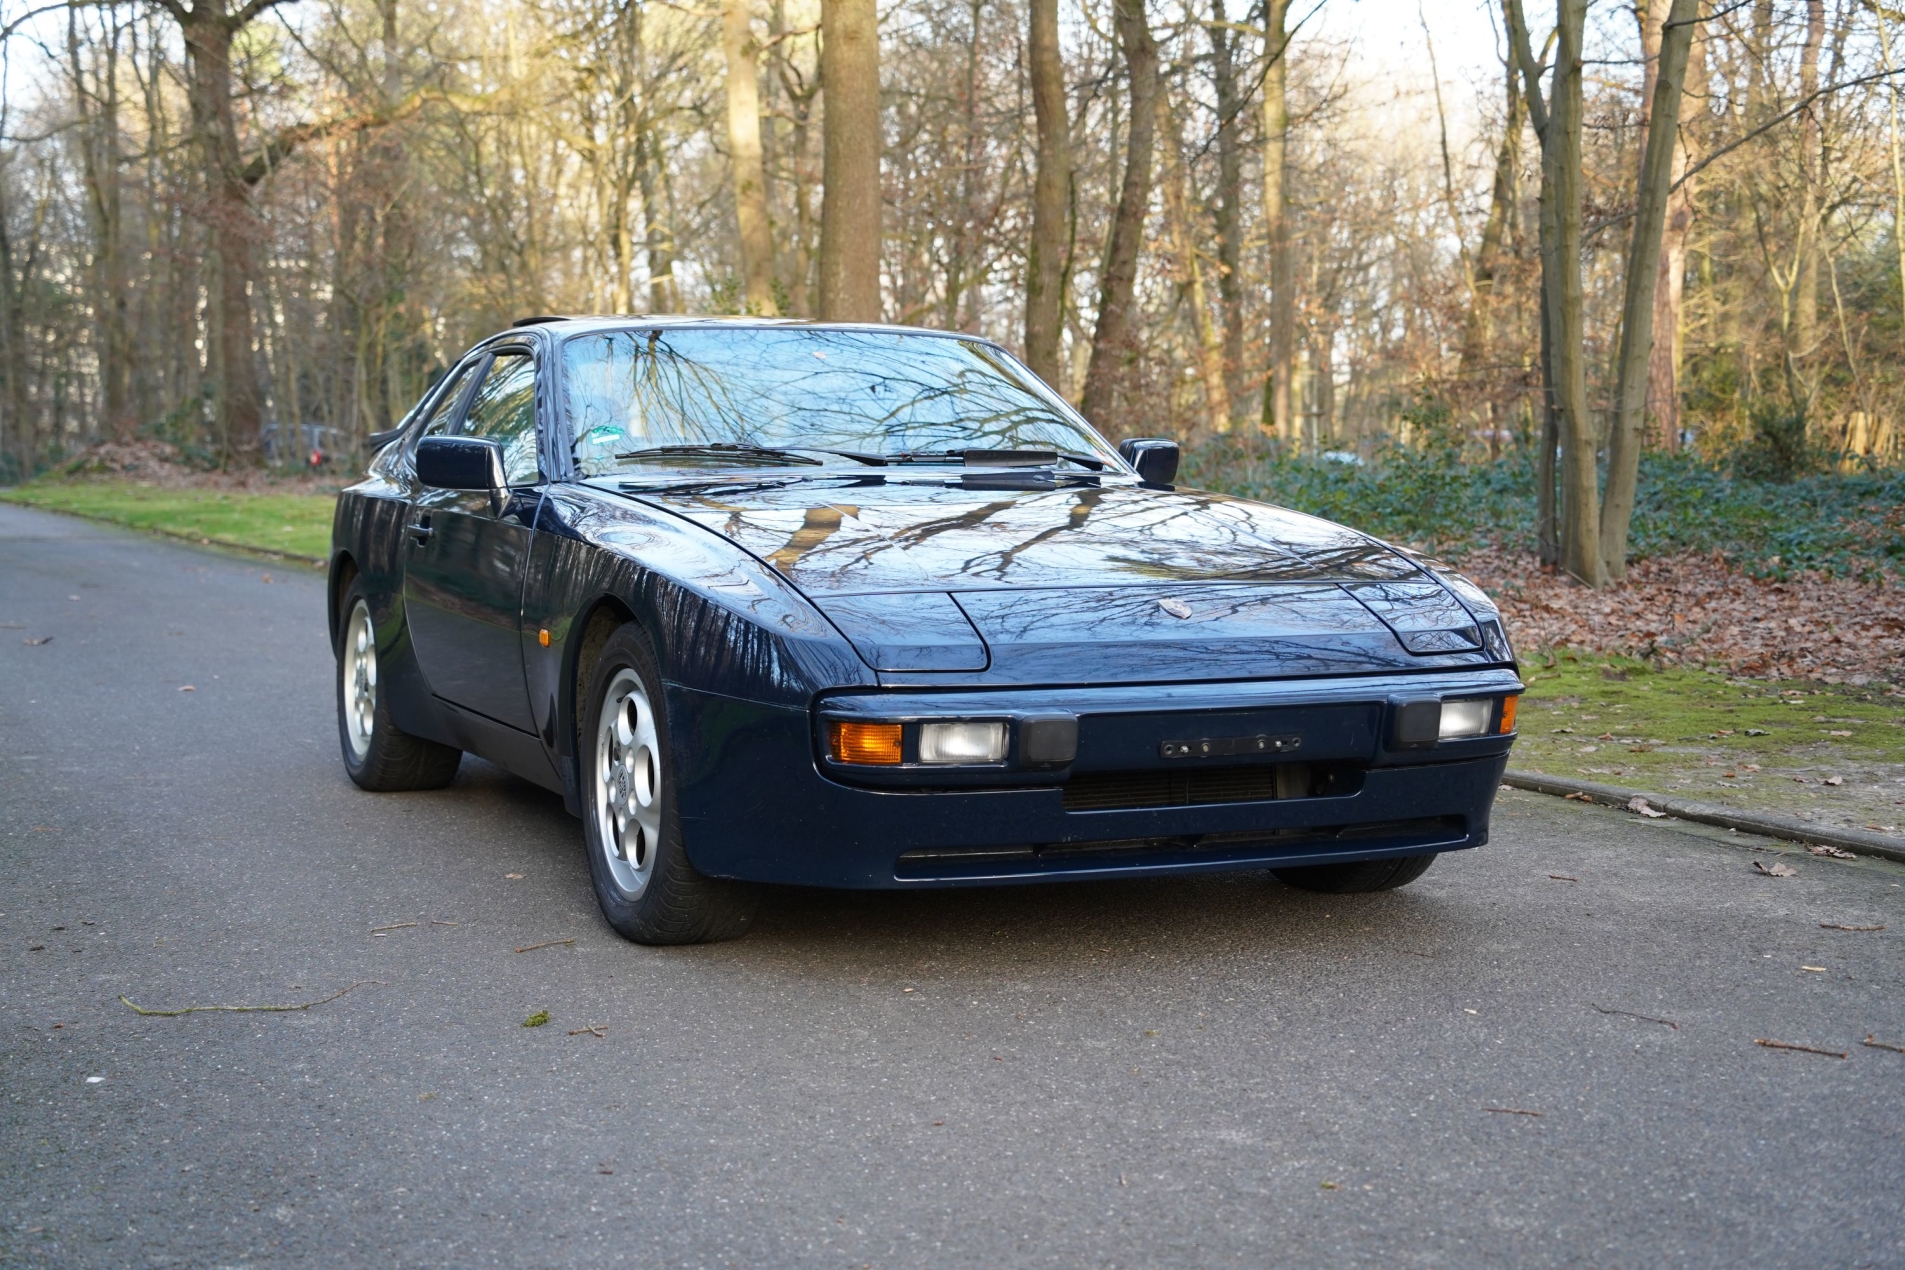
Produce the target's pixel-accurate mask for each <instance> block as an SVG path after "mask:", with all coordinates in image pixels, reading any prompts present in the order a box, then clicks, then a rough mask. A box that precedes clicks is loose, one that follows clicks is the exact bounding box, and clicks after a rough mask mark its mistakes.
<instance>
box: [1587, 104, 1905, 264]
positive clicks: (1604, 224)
mask: <svg viewBox="0 0 1905 1270" xmlns="http://www.w3.org/2000/svg"><path fill="white" fill-rule="evenodd" d="M1901 73H1905V68H1901V69H1900V70H1889V71H1874V72H1873V73H1872V74H1870V75H1861V76H1859V77H1858V78H1857V79H1848V80H1845V81H1843V82H1842V83H1837V84H1827V85H1826V86H1825V87H1824V88H1821V89H1819V90H1818V91H1817V92H1814V93H1808V94H1807V95H1806V96H1805V97H1802V98H1801V99H1800V100H1799V101H1798V102H1796V103H1795V104H1794V105H1792V106H1790V107H1789V108H1787V109H1786V110H1783V111H1781V112H1780V113H1779V114H1777V115H1774V116H1773V117H1772V118H1771V119H1768V120H1767V121H1766V122H1765V123H1763V124H1761V125H1760V126H1759V127H1757V128H1754V129H1753V130H1752V131H1750V132H1746V133H1742V134H1741V135H1740V136H1738V137H1735V138H1734V139H1733V140H1731V141H1729V142H1727V143H1726V144H1725V145H1723V146H1721V147H1720V148H1719V149H1718V150H1715V151H1714V152H1713V153H1712V154H1709V155H1708V156H1707V157H1706V158H1704V159H1702V160H1700V161H1699V162H1698V163H1695V164H1693V165H1691V166H1690V167H1688V168H1687V170H1686V172H1685V173H1683V174H1682V175H1681V177H1680V179H1679V180H1678V181H1675V182H1674V183H1673V185H1672V186H1670V187H1669V188H1668V191H1667V192H1668V193H1669V194H1671V193H1673V191H1674V190H1677V189H1679V188H1680V187H1681V186H1683V185H1685V184H1686V183H1687V182H1688V181H1691V180H1692V179H1693V178H1694V177H1696V176H1698V175H1700V173H1702V172H1704V171H1705V170H1706V169H1707V168H1709V167H1711V166H1713V164H1714V163H1716V162H1718V161H1719V160H1720V159H1723V158H1725V157H1726V156H1727V155H1729V154H1731V153H1733V151H1735V150H1737V149H1739V148H1740V147H1741V146H1743V145H1745V144H1746V143H1747V142H1749V141H1751V140H1753V139H1754V138H1755V137H1759V136H1762V135H1764V134H1765V133H1767V132H1769V131H1771V130H1772V129H1774V128H1776V127H1778V126H1779V125H1780V124H1782V123H1785V122H1786V121H1787V120H1788V119H1791V118H1792V117H1793V116H1794V115H1796V114H1798V113H1799V112H1800V111H1802V110H1804V109H1806V107H1808V106H1810V105H1812V103H1814V102H1815V101H1818V100H1819V99H1820V98H1821V97H1825V96H1828V95H1829V94H1832V93H1836V92H1838V91H1839V90H1840V89H1841V88H1857V87H1858V86H1859V85H1860V84H1870V83H1872V82H1873V81H1875V80H1881V79H1890V78H1892V77H1893V76H1895V75H1898V74H1901ZM1633 216H1634V209H1633V208H1629V209H1628V210H1626V211H1624V212H1619V213H1617V214H1615V215H1613V216H1609V217H1608V218H1607V219H1606V220H1601V221H1596V222H1595V223H1594V224H1593V225H1591V226H1589V227H1588V228H1587V229H1586V230H1584V231H1583V232H1582V234H1581V241H1582V242H1583V243H1585V242H1586V241H1587V240H1588V239H1590V238H1592V237H1594V235H1596V234H1598V233H1600V232H1601V231H1602V230H1604V229H1612V228H1613V227H1614V226H1616V225H1619V224H1621V223H1622V222H1624V221H1628V220H1631V219H1633Z"/></svg>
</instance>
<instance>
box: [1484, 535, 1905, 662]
mask: <svg viewBox="0 0 1905 1270" xmlns="http://www.w3.org/2000/svg"><path fill="white" fill-rule="evenodd" d="M1461 564H1462V568H1463V571H1464V572H1465V573H1468V574H1469V575H1470V576H1471V577H1473V578H1474V579H1475V580H1476V582H1478V583H1480V584H1481V586H1482V587H1483V588H1484V589H1485V590H1487V591H1488V592H1489V593H1490V594H1491V595H1493V596H1495V597H1496V599H1497V600H1498V601H1499V603H1500V604H1501V607H1502V612H1503V615H1504V616H1505V617H1506V618H1507V621H1508V627H1509V634H1510V635H1511V636H1512V637H1513V638H1514V640H1515V642H1516V643H1517V644H1518V645H1523V646H1526V647H1529V648H1557V647H1565V648H1574V649H1579V650H1581V651H1584V652H1593V653H1618V654H1626V655H1630V656H1642V657H1646V658H1648V659H1650V660H1656V661H1660V662H1665V663H1669V664H1687V665H1704V664H1706V663H1709V662H1722V663H1725V664H1726V665H1727V666H1728V667H1729V668H1731V669H1732V670H1734V671H1736V672H1739V673H1743V674H1749V675H1756V676H1763V677H1767V678H1781V679H1822V680H1828V681H1829V680H1831V679H1835V678H1839V679H1847V680H1852V681H1854V682H1857V681H1859V680H1861V679H1864V680H1869V679H1872V678H1888V677H1892V676H1896V674H1897V673H1898V660H1897V659H1898V647H1899V643H1898V639H1899V637H1898V632H1899V631H1900V630H1901V629H1905V587H1899V586H1896V585H1893V586H1875V585H1869V584H1867V583H1863V582H1858V581H1854V580H1852V579H1849V578H1838V579H1827V578H1815V577H1799V578H1794V579H1791V580H1789V581H1785V582H1772V581H1765V580H1762V579H1758V578H1752V577H1749V576H1747V575H1745V574H1743V573H1741V572H1738V571H1737V570H1734V569H1731V568H1729V567H1728V566H1727V565H1726V564H1725V563H1724V562H1722V561H1719V560H1716V559H1715V558H1713V557H1712V556H1704V555H1701V556H1694V555H1687V556H1674V557H1656V558H1653V559H1648V560H1636V561H1634V562H1633V563H1632V564H1630V565H1629V566H1628V567H1627V577H1626V578H1625V580H1623V581H1620V582H1615V583H1612V584H1611V585H1609V586H1606V587H1603V588H1600V589H1598V590H1597V589H1590V588H1588V587H1584V586H1580V585H1578V584H1576V583H1575V582H1574V581H1572V580H1571V579H1570V578H1569V577H1568V576H1567V575H1566V574H1565V573H1561V572H1559V571H1556V570H1551V569H1543V568H1542V567H1541V566H1540V565H1539V564H1538V563H1537V562H1536V560H1535V559H1534V557H1533V555H1532V554H1531V553H1527V552H1518V551H1501V550H1481V551H1475V552H1471V553H1468V554H1467V555H1466V556H1465V557H1464V559H1463V560H1462V562H1461Z"/></svg>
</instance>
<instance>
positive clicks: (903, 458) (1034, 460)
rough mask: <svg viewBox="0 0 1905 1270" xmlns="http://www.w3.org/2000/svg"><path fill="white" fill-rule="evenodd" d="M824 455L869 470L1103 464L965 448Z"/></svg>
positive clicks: (1078, 457)
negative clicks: (908, 465)
mask: <svg viewBox="0 0 1905 1270" xmlns="http://www.w3.org/2000/svg"><path fill="white" fill-rule="evenodd" d="M826 453H828V454H839V455H842V456H844V457H846V458H850V459H858V460H859V461H860V462H862V463H866V464H869V465H873V466H885V465H887V464H903V463H945V464H958V465H960V466H962V467H979V468H997V469H1008V470H1009V469H1012V468H1036V467H1050V466H1051V465H1052V464H1054V463H1056V462H1058V460H1060V459H1069V460H1070V461H1071V462H1073V463H1076V464H1078V466H1080V467H1083V468H1089V469H1090V470H1091V471H1094V472H1102V471H1103V470H1104V469H1105V466H1106V464H1105V461H1104V460H1103V459H1101V458H1098V457H1096V456H1095V455H1090V454H1079V453H1077V452H1076V451H1073V450H1003V449H1001V450H988V449H982V448H979V447H969V448H967V449H963V450H900V451H897V452H896V453H893V454H861V453H857V452H855V451H852V450H828V451H826Z"/></svg>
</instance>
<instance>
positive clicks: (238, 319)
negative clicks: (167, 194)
mask: <svg viewBox="0 0 1905 1270" xmlns="http://www.w3.org/2000/svg"><path fill="white" fill-rule="evenodd" d="M201 4H202V5H205V6H207V7H206V8H195V9H193V10H192V12H191V19H190V20H189V21H187V22H185V23H184V24H183V25H182V31H183V34H184V37H185V47H186V50H187V52H188V53H189V54H190V57H191V63H192V77H191V83H190V86H189V95H190V97H191V103H192V121H193V124H194V126H195V128H196V130H197V132H198V143H199V147H200V151H201V155H202V161H203V173H204V175H203V179H204V182H205V188H204V190H203V191H202V197H203V199H204V210H203V212H202V214H201V215H202V218H203V220H204V222H205V227H206V230H207V232H208V234H209V236H210V238H211V243H212V263H213V266H214V268H213V279H212V303H211V305H210V311H211V328H212V329H211V337H212V338H211V340H210V341H209V343H210V345H211V347H210V348H209V349H208V350H207V351H208V352H209V353H210V360H211V364H212V383H213V387H214V393H215V396H214V406H215V409H216V412H217V413H216V420H217V425H218V433H219V437H220V441H221V444H222V447H223V451H224V458H225V461H226V462H228V463H232V464H234V465H237V466H240V467H253V466H256V465H257V464H258V463H259V462H260V460H261V459H262V457H263V450H262V446H261V442H260V438H259V428H260V426H261V424H262V422H263V417H264V401H263V397H262V395H261V394H260V392H259V386H258V366H257V362H256V360H255V353H254V351H253V347H252V324H251V288H252V244H253V243H254V242H255V241H257V239H258V237H259V226H258V219H257V216H256V215H255V214H254V213H253V211H252V206H251V189H250V187H249V186H248V185H246V183H245V180H244V176H243V167H244V163H243V159H242V156H241V155H240V154H239V150H238V123H237V120H236V119H235V118H234V116H233V114H232V82H231V48H232V34H233V31H234V26H233V21H232V18H231V17H229V16H227V15H226V14H225V13H224V12H223V5H222V4H218V5H217V6H216V7H212V5H213V0H201Z"/></svg>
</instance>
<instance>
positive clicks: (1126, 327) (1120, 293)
mask: <svg viewBox="0 0 1905 1270" xmlns="http://www.w3.org/2000/svg"><path fill="white" fill-rule="evenodd" d="M1112 22H1113V25H1114V26H1115V28H1116V30H1117V33H1118V43H1119V44H1120V45H1121V46H1122V47H1123V50H1124V61H1125V69H1126V72H1127V74H1128V75H1129V77H1130V81H1131V83H1130V90H1131V116H1130V124H1129V127H1128V129H1127V131H1128V133H1129V135H1128V137H1127V138H1126V141H1125V147H1126V148H1125V164H1124V181H1123V183H1122V184H1121V185H1120V186H1119V188H1118V209H1117V211H1116V212H1115V213H1113V215H1112V218H1111V240H1110V242H1109V243H1108V244H1107V245H1106V248H1105V265H1104V272H1103V281H1102V282H1101V283H1100V284H1099V288H1098V326H1097V329H1096V330H1094V331H1093V332H1092V337H1091V364H1090V366H1089V367H1087V368H1086V371H1085V396H1084V404H1083V410H1084V413H1085V417H1086V418H1088V419H1091V420H1093V421H1094V422H1098V423H1100V424H1109V422H1110V420H1111V418H1112V415H1113V414H1114V413H1115V407H1114V403H1115V402H1116V401H1117V400H1118V398H1119V395H1120V389H1121V387H1122V386H1123V383H1124V379H1125V376H1126V374H1127V373H1128V372H1129V371H1130V370H1131V368H1132V367H1133V366H1134V365H1135V364H1136V362H1137V350H1136V349H1135V348H1133V347H1132V346H1131V293H1132V289H1133V287H1135V286H1136V284H1137V278H1138V252H1139V250H1140V249H1141V248H1142V247H1143V246H1144V216H1145V212H1146V211H1148V210H1149V208H1150V206H1151V150H1152V145H1153V140H1154V136H1155V132H1156V129H1157V97H1158V46H1157V41H1156V40H1154V39H1153V38H1152V36H1151V24H1150V23H1149V22H1147V21H1146V20H1145V16H1144V0H1113V5H1112Z"/></svg>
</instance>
